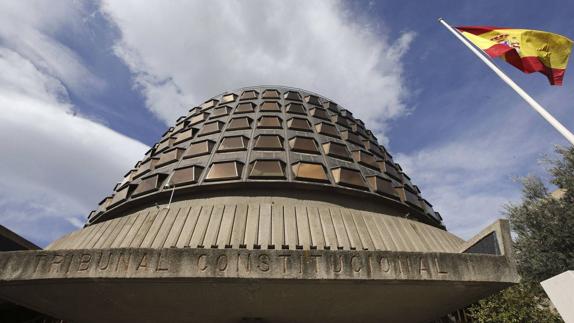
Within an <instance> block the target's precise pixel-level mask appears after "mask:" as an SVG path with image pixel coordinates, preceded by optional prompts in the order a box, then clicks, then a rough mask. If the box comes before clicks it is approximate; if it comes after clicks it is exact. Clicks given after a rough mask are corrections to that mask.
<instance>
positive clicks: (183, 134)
mask: <svg viewBox="0 0 574 323" xmlns="http://www.w3.org/2000/svg"><path fill="white" fill-rule="evenodd" d="M197 131H198V130H197V129H195V128H191V129H188V130H184V131H180V132H179V133H177V134H176V135H175V141H174V145H175V144H179V143H181V142H184V141H187V140H190V139H191V138H193V136H194V135H195V134H196V133H197Z"/></svg>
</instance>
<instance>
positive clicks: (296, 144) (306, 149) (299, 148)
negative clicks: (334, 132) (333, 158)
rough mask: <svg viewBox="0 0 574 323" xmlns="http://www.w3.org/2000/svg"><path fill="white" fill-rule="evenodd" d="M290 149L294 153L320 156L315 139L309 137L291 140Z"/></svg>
mask: <svg viewBox="0 0 574 323" xmlns="http://www.w3.org/2000/svg"><path fill="white" fill-rule="evenodd" d="M289 147H291V150H292V151H296V152H301V153H308V154H319V149H317V143H316V142H315V140H314V139H313V138H309V137H299V136H297V137H293V138H291V139H289Z"/></svg>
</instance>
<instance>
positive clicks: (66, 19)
mask: <svg viewBox="0 0 574 323" xmlns="http://www.w3.org/2000/svg"><path fill="white" fill-rule="evenodd" d="M88 15H89V12H88V9H87V8H86V6H85V5H84V4H83V3H82V2H68V1H57V2H52V1H50V2H48V1H37V0H36V1H35V0H31V1H2V2H0V43H1V44H2V47H6V48H11V49H13V50H14V51H16V52H18V53H19V54H20V55H22V56H23V57H25V58H26V59H28V60H30V61H32V62H34V65H35V66H36V67H37V68H38V69H39V70H41V71H42V72H44V73H47V74H49V75H53V76H55V77H56V78H58V79H60V80H62V81H63V82H64V83H65V86H66V87H69V88H72V89H73V90H74V92H76V93H78V94H80V95H86V96H87V95H89V94H90V93H93V92H95V91H101V90H103V89H104V87H105V83H104V82H103V81H102V80H100V79H99V78H97V77H96V76H94V75H93V73H91V72H90V71H89V69H88V68H86V67H85V64H84V63H83V62H82V59H81V57H80V56H79V55H77V54H76V53H75V52H74V51H73V50H72V49H70V48H69V47H67V46H66V45H64V44H63V43H62V42H61V41H59V40H58V38H57V36H56V35H58V34H62V31H66V32H67V34H68V35H73V33H74V31H75V30H79V29H80V28H82V26H83V24H84V19H86V17H87V16H88Z"/></svg>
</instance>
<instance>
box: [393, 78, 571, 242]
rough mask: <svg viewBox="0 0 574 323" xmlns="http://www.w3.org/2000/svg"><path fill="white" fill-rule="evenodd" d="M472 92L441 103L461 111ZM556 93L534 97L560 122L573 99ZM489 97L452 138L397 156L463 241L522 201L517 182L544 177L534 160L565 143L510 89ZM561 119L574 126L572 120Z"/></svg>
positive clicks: (550, 152)
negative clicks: (480, 112)
mask: <svg viewBox="0 0 574 323" xmlns="http://www.w3.org/2000/svg"><path fill="white" fill-rule="evenodd" d="M472 88H476V86H475V84H473V83H472V82H469V83H468V84H467V85H465V86H464V87H463V88H461V89H460V90H461V91H460V92H461V93H462V94H460V93H459V94H456V92H453V93H450V94H449V99H448V100H447V99H446V98H445V100H444V102H447V103H446V104H449V105H452V107H451V108H452V109H457V108H460V103H461V102H465V100H464V91H465V90H468V89H472ZM555 90H556V89H548V88H546V90H545V91H543V92H540V93H536V94H537V95H536V97H538V98H539V99H540V102H541V103H543V104H546V103H548V104H549V106H551V107H553V109H554V112H555V113H556V114H557V116H558V117H559V118H560V115H561V114H562V113H563V112H564V111H567V110H568V109H569V108H570V107H568V106H567V105H568V104H566V103H567V102H572V99H573V97H572V96H573V95H572V94H570V93H568V92H564V91H562V92H555ZM489 97H490V99H488V100H485V101H483V102H475V103H473V105H472V109H474V110H479V111H483V112H484V114H483V115H481V116H480V117H478V118H474V119H473V120H472V123H469V124H466V125H464V126H463V127H459V128H458V129H456V130H454V131H452V132H451V137H450V138H446V139H444V140H440V141H437V142H436V143H435V144H431V145H430V146H427V147H425V148H424V149H421V150H419V151H416V152H413V153H410V154H398V155H397V156H396V160H397V161H398V162H399V163H400V164H401V166H402V167H403V169H404V170H405V172H406V173H407V174H409V176H410V177H411V178H413V181H414V182H415V183H416V184H417V185H418V186H419V187H420V188H421V191H422V192H423V196H424V197H425V198H426V199H428V200H429V201H430V202H431V203H432V204H433V205H434V208H435V210H437V211H439V212H440V213H441V215H442V216H443V218H444V219H445V223H446V225H447V228H448V229H449V230H450V231H453V232H454V233H455V234H459V235H460V236H461V237H463V238H470V237H472V236H473V235H474V234H476V233H478V232H479V231H480V230H481V229H482V228H484V227H485V226H486V225H488V224H490V223H492V222H493V221H495V220H496V219H498V218H501V217H503V212H504V206H505V205H506V204H507V203H509V202H518V201H519V200H520V192H521V185H520V183H519V182H518V181H516V179H517V178H518V177H522V176H526V175H528V174H535V175H539V176H545V172H544V165H541V163H539V162H536V161H540V160H541V159H543V158H544V157H545V156H549V155H552V151H553V149H554V143H560V144H565V143H566V142H565V140H563V139H562V138H561V137H560V135H558V134H557V132H555V131H554V129H552V128H551V127H550V125H548V124H547V123H546V122H545V121H544V120H543V119H541V118H540V117H539V116H538V115H537V114H536V113H534V112H533V111H530V110H529V109H530V108H529V107H528V106H527V104H526V103H524V102H523V101H522V100H521V99H520V98H519V97H518V96H517V95H515V94H514V93H513V92H512V91H511V90H510V89H508V88H505V87H501V88H499V89H498V90H497V91H495V92H494V93H489ZM564 117H566V116H564ZM564 120H565V121H569V122H570V121H574V120H572V117H571V116H570V117H567V118H564ZM459 126H460V125H459Z"/></svg>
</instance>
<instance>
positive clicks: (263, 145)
mask: <svg viewBox="0 0 574 323" xmlns="http://www.w3.org/2000/svg"><path fill="white" fill-rule="evenodd" d="M253 149H257V150H283V138H282V137H281V136H278V135H259V136H257V138H256V139H255V147H254V148H253Z"/></svg>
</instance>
